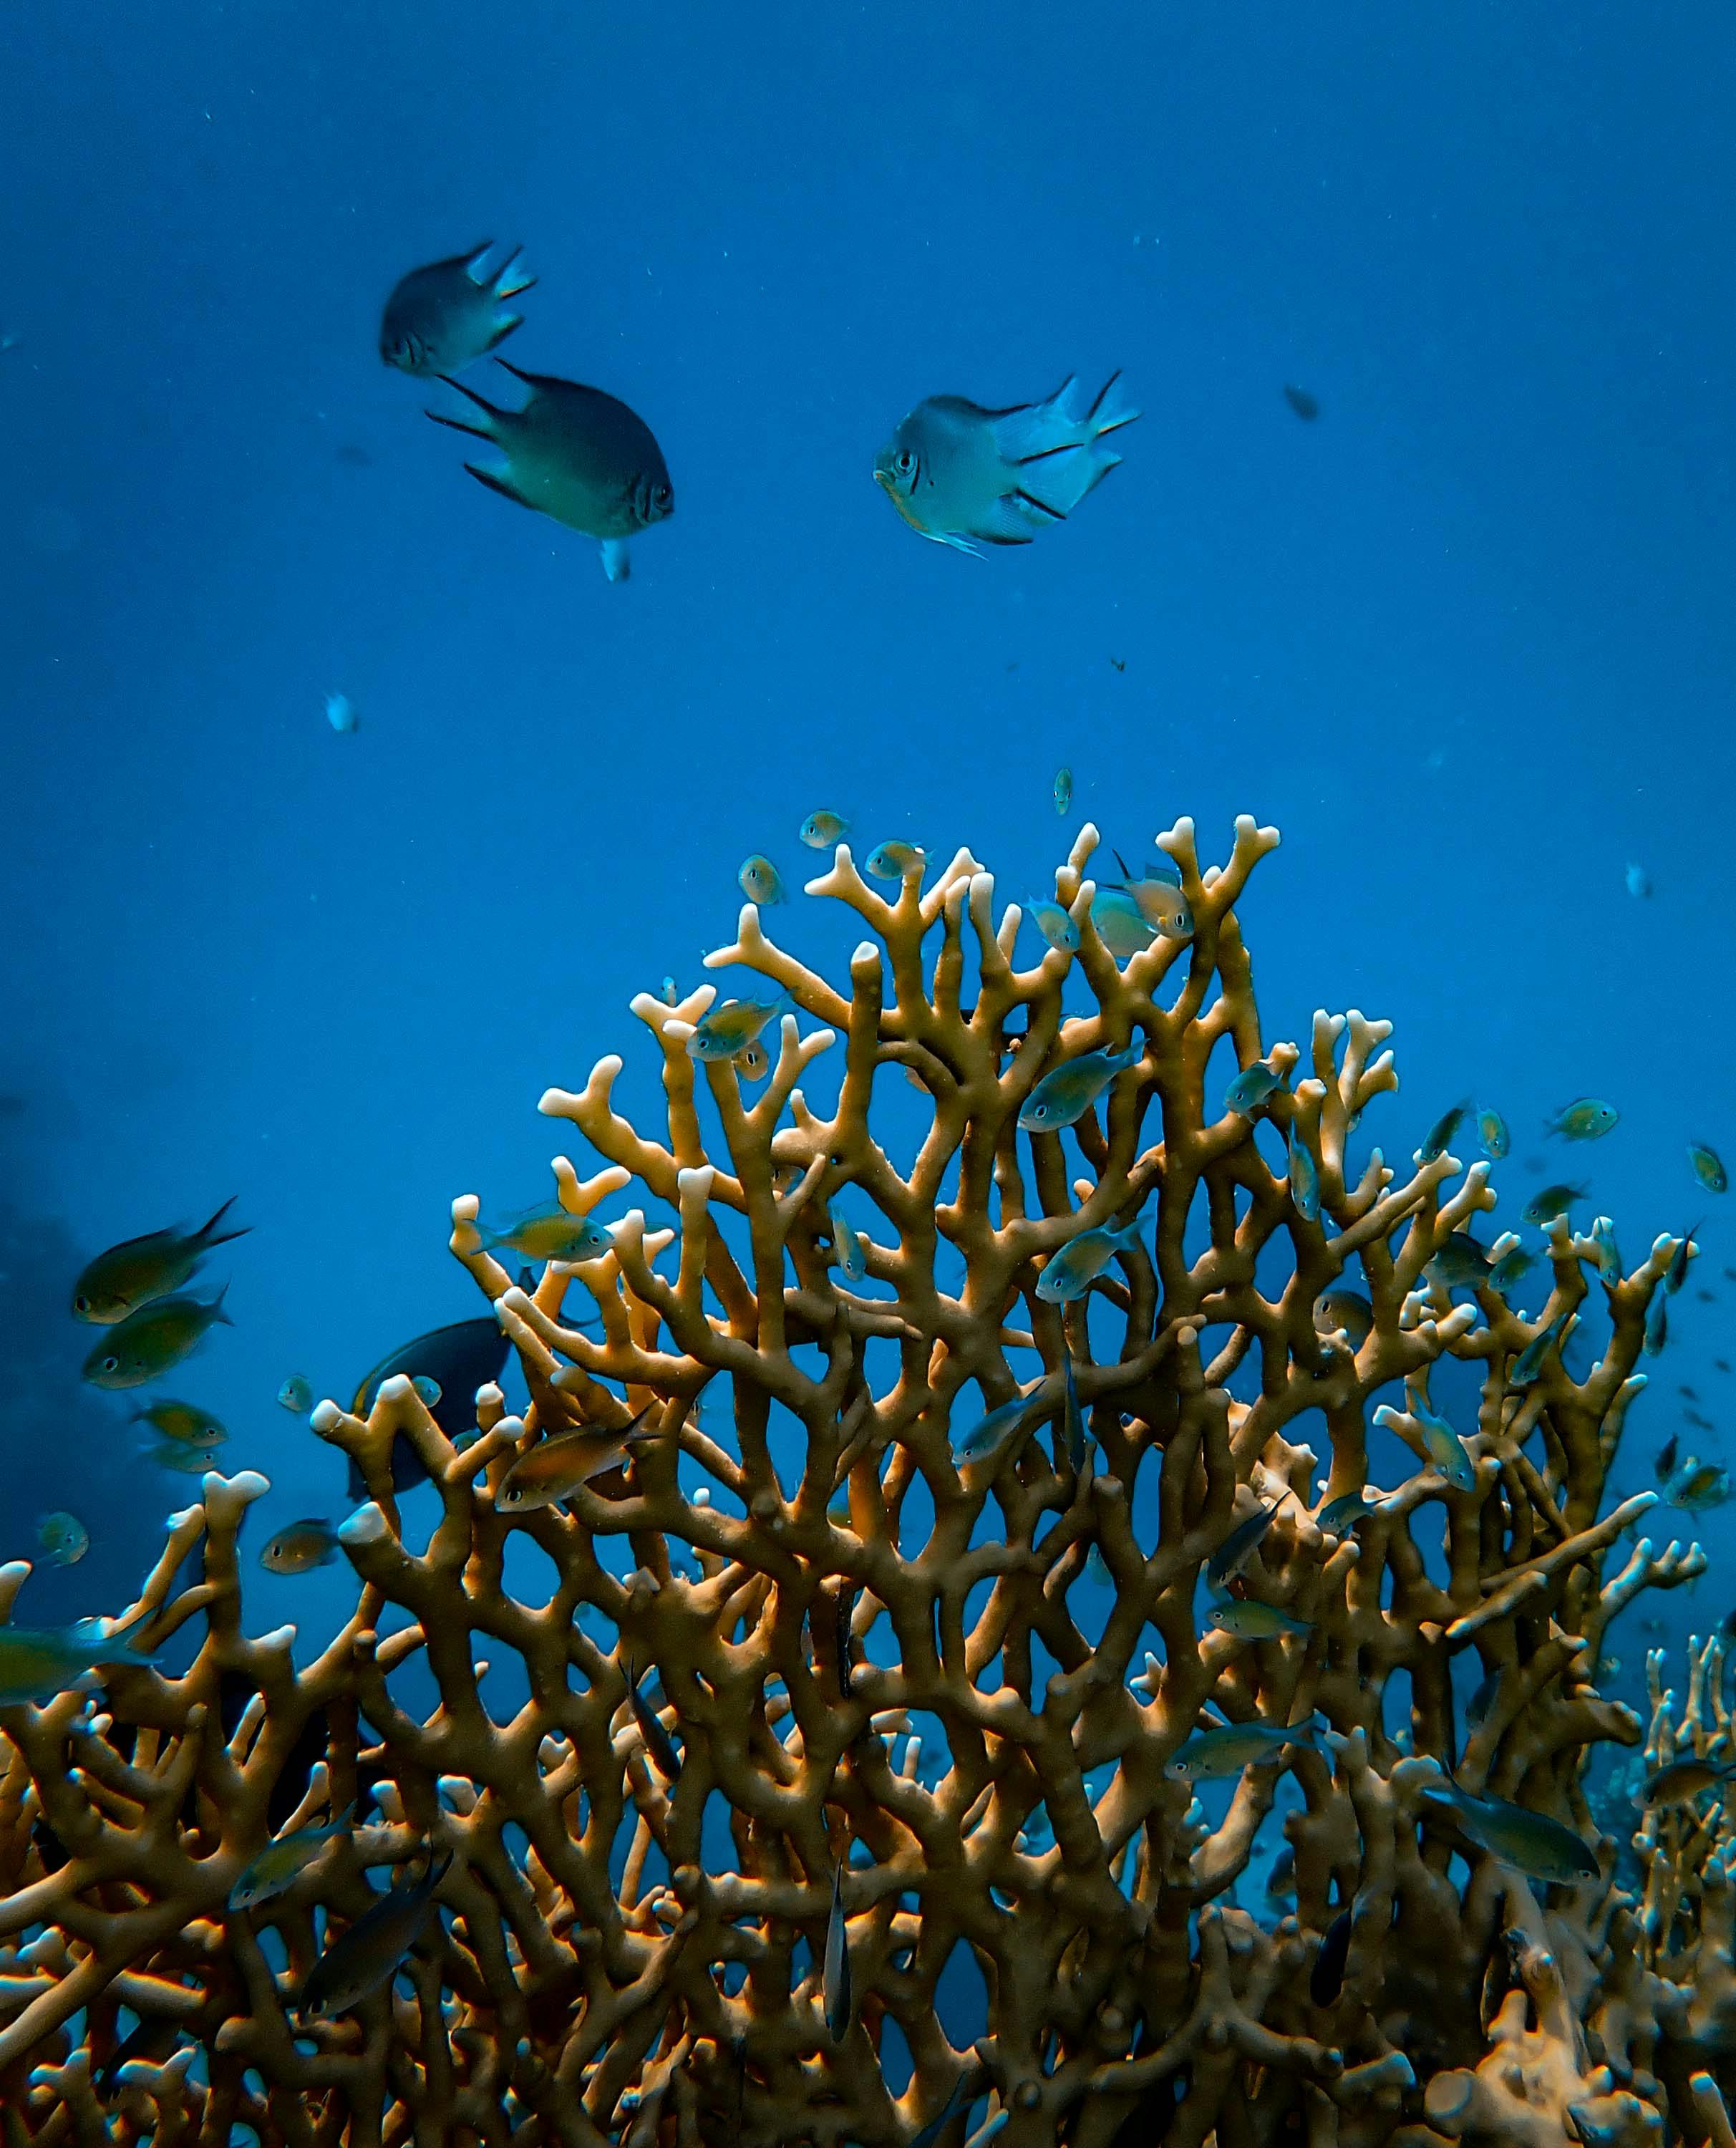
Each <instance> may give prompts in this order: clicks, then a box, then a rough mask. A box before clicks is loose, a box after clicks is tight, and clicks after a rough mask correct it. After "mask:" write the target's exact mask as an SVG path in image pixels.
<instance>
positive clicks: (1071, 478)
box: [874, 374, 1139, 556]
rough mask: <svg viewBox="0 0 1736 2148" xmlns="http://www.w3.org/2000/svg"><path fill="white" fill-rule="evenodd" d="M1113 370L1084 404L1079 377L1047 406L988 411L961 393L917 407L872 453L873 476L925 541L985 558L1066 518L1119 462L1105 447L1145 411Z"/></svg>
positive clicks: (1027, 540)
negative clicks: (1121, 391)
mask: <svg viewBox="0 0 1736 2148" xmlns="http://www.w3.org/2000/svg"><path fill="white" fill-rule="evenodd" d="M1120 378H1121V375H1120V374H1111V376H1110V379H1109V380H1108V382H1107V384H1106V385H1105V387H1104V389H1103V390H1102V392H1101V394H1099V395H1098V396H1097V398H1096V401H1095V402H1093V403H1091V404H1089V405H1087V404H1086V402H1085V400H1084V398H1083V397H1082V396H1081V394H1080V393H1079V389H1078V383H1077V381H1076V380H1074V379H1068V380H1066V381H1064V382H1063V383H1062V384H1061V386H1060V387H1059V388H1058V389H1056V392H1055V393H1054V394H1052V395H1051V397H1050V398H1049V399H1048V400H1047V401H1046V403H1026V404H1019V405H1018V406H1017V407H1016V408H1014V409H1007V410H991V409H984V408H983V406H982V405H981V404H977V403H972V402H970V401H967V400H966V398H965V397H964V396H962V395H933V396H931V397H930V398H929V399H928V400H927V401H926V403H919V404H917V406H916V409H914V410H912V411H911V414H909V416H908V417H906V418H905V419H902V420H901V422H900V424H899V426H898V429H897V430H896V432H895V433H894V434H893V435H892V437H891V439H890V440H889V441H888V442H887V443H886V446H885V447H883V448H882V449H881V451H880V453H879V454H877V455H876V457H875V461H874V479H875V482H876V484H878V485H880V486H881V489H883V490H884V492H885V493H886V497H887V498H888V499H890V500H891V503H892V504H893V506H894V507H896V509H898V512H899V514H901V516H902V517H903V518H904V519H905V520H906V522H907V523H908V524H910V526H911V529H914V530H915V531H916V534H918V535H919V536H921V537H926V538H929V539H930V540H932V541H933V542H934V543H935V544H936V545H951V547H952V549H953V550H955V551H959V552H968V553H970V554H971V555H973V556H980V549H979V548H980V545H985V544H986V545H1028V544H1029V543H1030V542H1031V539H1032V538H1033V537H1035V536H1036V534H1037V532H1038V531H1039V530H1040V529H1050V528H1051V527H1052V526H1053V525H1054V524H1056V523H1057V522H1064V521H1066V518H1067V517H1068V515H1069V514H1071V513H1072V511H1073V509H1075V508H1076V506H1077V505H1078V504H1079V503H1080V501H1081V499H1084V498H1085V496H1086V494H1087V493H1089V492H1090V491H1091V490H1092V489H1093V488H1094V487H1095V486H1096V485H1097V484H1100V483H1101V480H1102V479H1104V478H1105V477H1106V476H1107V475H1108V474H1109V472H1110V471H1111V470H1112V469H1114V468H1115V466H1116V464H1117V463H1118V462H1119V461H1120V460H1121V457H1120V456H1119V455H1118V454H1113V453H1111V450H1110V449H1107V448H1106V447H1104V446H1103V445H1102V444H1101V442H1102V441H1103V439H1104V438H1105V437H1106V435H1107V434H1111V433H1115V432H1118V431H1119V430H1120V429H1121V427H1122V426H1124V425H1131V424H1132V423H1133V421H1134V420H1135V419H1136V418H1137V417H1138V416H1139V412H1138V411H1137V410H1136V409H1132V408H1131V406H1130V405H1128V404H1126V403H1125V402H1122V401H1121V400H1120V399H1117V397H1116V394H1115V392H1114V390H1115V386H1116V381H1117V380H1119V379H1120Z"/></svg>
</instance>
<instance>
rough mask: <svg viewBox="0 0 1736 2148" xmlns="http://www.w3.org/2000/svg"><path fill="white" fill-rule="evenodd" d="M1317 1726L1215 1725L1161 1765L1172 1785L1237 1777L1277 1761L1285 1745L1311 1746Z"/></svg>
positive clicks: (1199, 1732) (1289, 1724)
mask: <svg viewBox="0 0 1736 2148" xmlns="http://www.w3.org/2000/svg"><path fill="white" fill-rule="evenodd" d="M1319 1735H1320V1727H1319V1725H1318V1724H1317V1723H1315V1722H1313V1721H1312V1719H1311V1720H1309V1721H1308V1722H1306V1723H1215V1724H1212V1727H1211V1728H1210V1729H1207V1730H1197V1731H1195V1733H1194V1734H1193V1735H1192V1737H1191V1738H1190V1739H1187V1743H1186V1744H1183V1745H1182V1747H1181V1748H1180V1749H1178V1750H1177V1752H1174V1753H1172V1754H1171V1755H1170V1757H1169V1759H1167V1760H1166V1761H1165V1763H1164V1764H1163V1772H1164V1774H1166V1775H1167V1776H1168V1777H1169V1778H1170V1779H1171V1780H1172V1782H1178V1783H1199V1782H1204V1781H1206V1780H1207V1779H1209V1778H1211V1777H1212V1776H1214V1775H1239V1774H1241V1773H1242V1769H1244V1768H1257V1767H1260V1766H1262V1765H1263V1764H1264V1763H1265V1762H1267V1761H1268V1760H1275V1759H1277V1757H1278V1755H1279V1754H1281V1753H1282V1751H1283V1749H1284V1748H1285V1747H1286V1746H1287V1745H1312V1744H1313V1742H1314V1740H1315V1739H1317V1737H1318V1736H1319Z"/></svg>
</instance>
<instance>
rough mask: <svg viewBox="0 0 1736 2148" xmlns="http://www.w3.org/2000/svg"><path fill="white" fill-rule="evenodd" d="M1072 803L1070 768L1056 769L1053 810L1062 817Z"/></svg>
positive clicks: (1071, 774) (1071, 775) (1071, 772)
mask: <svg viewBox="0 0 1736 2148" xmlns="http://www.w3.org/2000/svg"><path fill="white" fill-rule="evenodd" d="M1072 802H1073V771H1072V770H1071V768H1057V769H1056V771H1055V810H1056V812H1057V813H1060V814H1061V815H1063V816H1064V815H1065V814H1066V811H1067V808H1068V807H1069V806H1071V804H1072Z"/></svg>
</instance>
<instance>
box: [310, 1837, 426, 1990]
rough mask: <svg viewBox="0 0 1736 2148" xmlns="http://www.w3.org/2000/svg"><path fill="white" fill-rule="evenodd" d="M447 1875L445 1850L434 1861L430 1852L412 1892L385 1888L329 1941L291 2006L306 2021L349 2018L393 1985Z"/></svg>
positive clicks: (403, 1889) (410, 1888) (409, 1888)
mask: <svg viewBox="0 0 1736 2148" xmlns="http://www.w3.org/2000/svg"><path fill="white" fill-rule="evenodd" d="M451 1869H452V1852H451V1851H450V1850H446V1851H445V1852H444V1854H441V1855H439V1856H438V1857H437V1856H436V1855H435V1854H434V1852H433V1850H432V1849H430V1850H429V1859H428V1869H427V1871H426V1872H424V1874H423V1875H422V1877H421V1878H420V1879H419V1880H417V1882H416V1883H415V1885H414V1886H412V1887H393V1888H389V1889H388V1890H387V1891H386V1892H385V1893H384V1895H381V1896H380V1897H379V1900H378V1901H376V1902H375V1903H374V1905H373V1907H372V1908H371V1909H368V1910H364V1911H363V1912H362V1914H361V1915H360V1916H359V1917H358V1918H357V1919H356V1920H355V1922H354V1924H353V1925H349V1927H348V1929H347V1930H344V1931H343V1932H341V1933H340V1934H339V1936H338V1937H337V1938H336V1939H335V1940H331V1939H329V1940H327V1942H326V1947H325V1951H324V1953H323V1954H322V1955H320V1957H319V1960H318V1961H316V1962H315V1963H314V1966H313V1968H312V1969H311V1970H309V1972H308V1979H307V1981H306V1983H304V1985H303V1986H302V1988H301V1994H300V1996H299V1998H298V1999H297V2000H296V2002H295V2010H296V2012H297V2013H298V2014H299V2015H300V2016H301V2018H302V2019H303V2020H304V2021H317V2020H332V2019H333V2018H334V2016H336V2015H339V2014H347V2013H349V2010H350V2009H351V2008H352V2007H353V2006H357V2005H359V2004H360V2003H361V2001H362V2000H364V1999H365V1998H367V1997H368V1995H369V1993H370V1992H374V1991H378V1990H379V1989H380V1988H381V1986H382V1985H388V1984H389V1983H390V1982H391V1981H392V1979H393V1978H394V1976H395V1975H397V1974H398V1971H399V1968H400V1966H401V1965H402V1964H403V1961H404V1956H405V1955H407V1954H408V1953H409V1950H410V1949H411V1948H412V1947H413V1946H414V1945H415V1943H416V1941H417V1940H418V1939H419V1937H420V1936H421V1933H422V1928H423V1926H424V1925H425V1924H426V1923H427V1921H428V1918H429V1911H430V1909H431V1907H432V1905H433V1902H434V1890H435V1889H436V1888H437V1887H438V1886H439V1884H440V1882H441V1881H442V1880H444V1878H445V1877H446V1874H448V1873H449V1871H450V1870H451ZM328 1929H329V1927H328Z"/></svg>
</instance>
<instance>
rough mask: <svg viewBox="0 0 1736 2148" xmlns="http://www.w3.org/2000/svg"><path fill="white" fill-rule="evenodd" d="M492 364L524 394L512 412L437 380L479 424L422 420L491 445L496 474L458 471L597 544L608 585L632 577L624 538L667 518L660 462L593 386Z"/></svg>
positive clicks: (643, 428)
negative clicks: (498, 463)
mask: <svg viewBox="0 0 1736 2148" xmlns="http://www.w3.org/2000/svg"><path fill="white" fill-rule="evenodd" d="M494 363H495V364H497V365H501V366H505V368H506V370H507V371H508V372H509V374H512V376H513V378H514V379H515V380H521V381H523V382H524V385H525V386H526V387H527V388H528V389H529V390H530V399H529V402H527V403H526V404H525V405H524V409H522V410H501V409H496V408H495V406H494V404H492V403H485V402H484V400H483V399H482V397H481V396H479V394H476V393H475V391H474V389H469V388H466V387H464V385H463V384H461V383H460V382H459V381H456V380H454V379H450V378H449V376H444V375H443V376H442V377H443V378H444V379H446V384H447V385H448V387H449V388H454V389H457V391H458V393H459V394H460V395H462V396H464V397H465V398H467V399H468V400H469V402H470V403H471V404H472V405H473V406H474V409H476V410H477V411H479V412H480V414H481V416H480V419H479V421H476V422H473V423H471V424H465V423H464V420H463V419H459V418H444V417H442V416H441V415H440V414H439V412H438V411H437V410H430V411H429V412H428V415H429V417H430V418H432V419H434V423H435V424H437V425H449V426H450V427H451V428H452V429H453V430H454V432H457V433H468V434H469V435H470V437H471V438H472V439H477V440H486V441H487V442H488V443H489V445H490V446H491V447H495V448H499V449H500V450H501V452H502V453H503V454H504V455H505V457H506V467H505V469H502V470H486V469H481V468H479V465H478V464H475V463H466V464H464V468H465V469H467V470H469V473H470V474H471V476H472V477H474V479H476V480H477V481H478V483H479V484H485V485H486V486H487V487H488V488H489V491H490V492H498V493H499V494H500V495H501V497H502V498H503V499H512V500H516V501H517V502H518V504H519V506H520V507H529V508H534V509H536V510H537V511H538V512H539V514H546V515H549V517H551V518H552V519H554V521H556V522H562V523H564V524H566V526H567V528H568V529H580V530H583V531H584V533H585V535H586V536H588V537H595V538H597V539H598V540H600V543H601V545H602V548H603V571H604V573H605V575H607V576H608V577H609V579H610V581H611V582H624V581H625V580H626V579H627V577H628V575H630V573H631V571H632V568H631V564H630V560H629V558H628V554H627V540H628V539H629V538H630V537H631V536H633V535H635V534H636V533H637V532H638V531H640V530H641V529H650V527H651V525H652V524H654V523H657V522H661V521H663V520H664V519H665V517H666V516H669V515H670V514H674V513H675V488H674V486H673V485H672V484H670V476H669V465H668V464H666V463H665V461H664V459H663V450H662V449H661V448H660V447H659V446H658V444H657V442H656V440H655V438H654V437H653V435H652V433H651V429H650V426H649V425H647V424H645V420H644V419H642V418H641V417H640V416H639V415H638V414H637V413H636V412H635V411H632V410H630V409H628V408H627V406H626V404H625V403H620V402H617V401H616V399H615V397H614V396H613V395H605V394H604V393H603V391H602V389H600V388H587V387H585V386H584V385H583V384H581V383H580V382H579V381H576V380H559V379H555V378H554V376H553V375H552V374H544V373H520V372H519V369H518V367H517V366H515V365H508V364H507V362H506V360H505V359H504V358H497V359H495V361H494Z"/></svg>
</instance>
